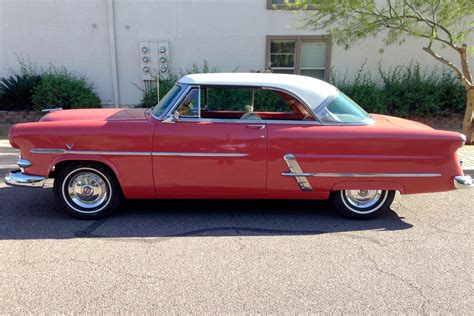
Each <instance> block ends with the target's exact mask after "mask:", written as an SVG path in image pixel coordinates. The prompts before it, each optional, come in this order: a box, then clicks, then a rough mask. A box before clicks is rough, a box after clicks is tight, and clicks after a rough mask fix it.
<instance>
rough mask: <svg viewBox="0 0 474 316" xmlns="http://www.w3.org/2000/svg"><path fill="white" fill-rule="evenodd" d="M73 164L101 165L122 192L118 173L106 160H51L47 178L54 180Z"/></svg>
mask: <svg viewBox="0 0 474 316" xmlns="http://www.w3.org/2000/svg"><path fill="white" fill-rule="evenodd" d="M74 163H92V164H98V165H101V166H102V167H104V168H107V169H108V170H109V171H110V172H111V173H112V174H113V175H114V176H115V178H116V179H117V182H118V183H119V185H120V189H121V190H122V191H123V189H122V181H121V180H120V176H119V173H118V171H117V169H116V168H115V167H114V165H113V164H112V163H110V161H108V160H106V159H95V158H87V157H84V158H82V157H81V158H77V157H71V158H69V157H64V158H57V159H55V160H53V162H52V163H51V166H50V168H49V178H55V176H56V175H57V174H58V173H59V172H60V171H61V170H62V169H64V168H65V167H66V166H69V165H71V164H74Z"/></svg>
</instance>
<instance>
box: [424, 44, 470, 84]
mask: <svg viewBox="0 0 474 316" xmlns="http://www.w3.org/2000/svg"><path fill="white" fill-rule="evenodd" d="M423 50H424V51H425V52H427V53H428V54H430V55H431V56H433V57H434V58H436V59H437V60H438V61H440V62H442V63H443V64H445V65H446V66H448V67H450V68H451V69H452V70H454V72H455V73H456V74H457V75H458V78H459V80H460V81H461V82H462V83H463V84H464V86H465V87H466V89H470V88H472V86H473V85H472V82H471V81H470V80H468V79H467V78H466V77H465V76H464V74H463V72H462V71H461V70H460V69H459V68H458V67H457V66H456V65H455V64H453V63H452V62H450V61H449V60H447V59H446V58H444V57H442V56H441V55H439V54H437V53H436V52H435V51H433V49H431V47H423Z"/></svg>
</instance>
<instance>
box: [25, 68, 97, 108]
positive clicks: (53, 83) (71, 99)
mask: <svg viewBox="0 0 474 316" xmlns="http://www.w3.org/2000/svg"><path fill="white" fill-rule="evenodd" d="M32 99H33V103H34V105H35V108H36V109H37V110H41V109H44V108H52V107H53V108H55V107H61V108H63V109H73V108H97V107H100V106H101V105H100V99H99V97H98V96H97V93H95V92H94V89H93V87H92V85H91V84H89V83H88V82H87V81H86V80H85V79H84V78H81V77H76V76H74V75H72V74H71V73H68V72H66V71H62V72H55V73H47V74H45V75H43V78H42V80H41V83H40V84H39V85H38V86H37V87H36V88H35V90H34V93H33V98H32Z"/></svg>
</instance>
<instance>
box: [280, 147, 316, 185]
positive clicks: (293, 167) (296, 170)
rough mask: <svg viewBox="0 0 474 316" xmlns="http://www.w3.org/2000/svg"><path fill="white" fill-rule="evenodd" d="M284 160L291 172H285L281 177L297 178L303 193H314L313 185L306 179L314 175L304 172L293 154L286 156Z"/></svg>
mask: <svg viewBox="0 0 474 316" xmlns="http://www.w3.org/2000/svg"><path fill="white" fill-rule="evenodd" d="M283 159H284V160H285V162H286V165H287V166H288V169H290V172H284V173H282V174H281V175H282V176H290V177H295V180H296V183H298V185H299V186H300V189H301V191H306V192H310V191H313V188H312V187H311V184H310V183H309V181H308V179H307V178H306V177H311V176H312V174H311V173H304V172H303V170H302V169H301V167H300V165H299V163H298V161H297V160H296V158H295V156H294V155H293V154H286V155H285V156H283Z"/></svg>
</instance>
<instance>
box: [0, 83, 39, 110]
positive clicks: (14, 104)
mask: <svg viewBox="0 0 474 316" xmlns="http://www.w3.org/2000/svg"><path fill="white" fill-rule="evenodd" d="M40 82H41V76H38V75H30V74H22V75H19V74H15V75H12V76H10V77H8V78H2V79H1V80H0V110H2V111H12V110H16V111H18V110H20V111H31V110H33V101H32V97H33V90H34V89H35V88H36V87H37V86H38V84H40Z"/></svg>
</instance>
